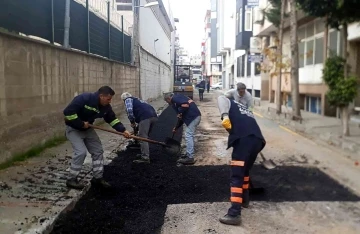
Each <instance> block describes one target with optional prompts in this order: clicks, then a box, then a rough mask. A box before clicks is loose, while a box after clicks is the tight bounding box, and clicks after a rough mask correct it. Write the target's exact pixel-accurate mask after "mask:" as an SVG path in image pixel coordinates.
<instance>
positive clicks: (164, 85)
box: [140, 49, 174, 100]
mask: <svg viewBox="0 0 360 234" xmlns="http://www.w3.org/2000/svg"><path fill="white" fill-rule="evenodd" d="M169 56H170V55H169ZM140 67H141V69H140V73H141V98H142V99H143V100H152V99H155V98H157V97H159V96H160V95H161V94H162V93H163V92H169V91H171V90H172V87H173V83H174V79H173V77H172V76H171V74H172V73H171V68H170V66H169V65H167V64H166V63H164V62H163V61H161V60H159V59H158V58H156V57H155V56H153V55H152V54H150V53H149V52H147V51H146V50H144V49H141V50H140Z"/></svg>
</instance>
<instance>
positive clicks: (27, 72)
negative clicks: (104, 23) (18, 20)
mask: <svg viewBox="0 0 360 234" xmlns="http://www.w3.org/2000/svg"><path fill="white" fill-rule="evenodd" d="M137 77H138V72H137V68H136V67H132V66H129V65H125V64H121V63H118V62H113V61H110V60H107V59H104V58H100V57H96V56H92V55H87V54H86V53H82V52H76V51H68V50H64V49H62V48H60V47H56V46H52V45H50V44H47V43H42V42H37V41H33V40H31V39H24V38H21V37H18V36H13V35H7V34H2V33H0V162H3V161H4V160H6V159H7V158H9V157H11V155H12V154H13V153H17V152H22V151H25V150H27V149H29V148H30V147H31V146H34V145H36V144H39V143H40V142H43V141H45V140H46V139H50V138H52V137H54V136H55V135H58V134H61V135H63V134H64V123H63V114H62V111H63V109H64V107H65V106H66V105H67V104H68V103H69V102H70V101H71V100H72V99H73V97H74V96H76V95H77V94H79V93H82V92H87V91H90V92H93V91H96V90H97V89H98V88H99V87H100V86H103V85H109V86H111V87H112V88H113V89H114V90H115V92H116V93H117V95H116V96H115V98H114V101H113V107H114V109H115V110H116V111H118V110H120V109H121V106H122V102H121V101H120V94H121V93H122V92H124V91H129V92H131V93H133V94H135V95H138V86H139V85H138V81H139V80H138V78H137Z"/></svg>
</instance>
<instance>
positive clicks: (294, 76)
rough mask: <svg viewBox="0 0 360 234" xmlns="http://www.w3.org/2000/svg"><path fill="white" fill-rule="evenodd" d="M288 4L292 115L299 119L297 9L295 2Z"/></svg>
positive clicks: (293, 0)
mask: <svg viewBox="0 0 360 234" xmlns="http://www.w3.org/2000/svg"><path fill="white" fill-rule="evenodd" d="M289 3H290V8H291V10H290V40H291V42H290V44H291V96H292V109H293V115H294V116H296V118H299V117H301V111H300V94H299V44H298V33H297V30H298V24H297V7H296V1H295V0H289Z"/></svg>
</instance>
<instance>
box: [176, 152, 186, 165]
mask: <svg viewBox="0 0 360 234" xmlns="http://www.w3.org/2000/svg"><path fill="white" fill-rule="evenodd" d="M187 157H188V155H187V154H182V155H181V156H180V157H179V159H178V160H177V161H176V162H178V163H179V161H180V160H182V159H186V158H187Z"/></svg>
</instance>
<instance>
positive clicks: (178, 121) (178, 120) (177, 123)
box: [171, 118, 181, 138]
mask: <svg viewBox="0 0 360 234" xmlns="http://www.w3.org/2000/svg"><path fill="white" fill-rule="evenodd" d="M180 121H181V119H179V118H178V119H177V122H176V125H175V128H176V127H177V126H178V125H179V123H180ZM175 133H176V131H175V132H173V134H172V136H171V138H174V136H175Z"/></svg>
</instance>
